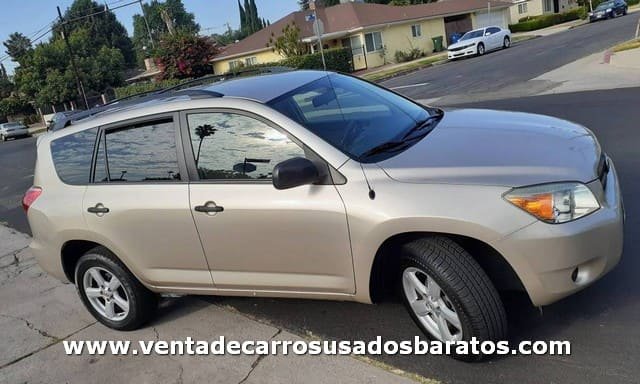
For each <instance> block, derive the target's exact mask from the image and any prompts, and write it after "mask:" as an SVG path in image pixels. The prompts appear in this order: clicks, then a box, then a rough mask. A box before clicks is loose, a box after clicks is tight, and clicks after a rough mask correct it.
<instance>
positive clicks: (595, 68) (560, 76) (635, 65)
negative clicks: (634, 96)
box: [532, 48, 640, 95]
mask: <svg viewBox="0 0 640 384" xmlns="http://www.w3.org/2000/svg"><path fill="white" fill-rule="evenodd" d="M639 73H640V48H636V49H630V50H627V51H622V52H616V53H611V52H610V51H606V52H600V53H596V54H593V55H590V56H587V57H584V58H582V59H580V60H577V61H574V62H572V63H569V64H567V65H565V66H562V67H560V68H557V69H555V70H553V71H551V72H547V73H545V74H543V75H541V76H538V77H537V78H535V79H532V81H534V82H535V81H536V80H540V81H547V82H552V83H557V84H558V85H557V86H556V87H553V88H552V89H549V90H546V91H544V92H542V93H540V94H541V95H548V94H554V93H567V92H580V91H590V90H598V89H613V88H627V87H638V86H640V75H639Z"/></svg>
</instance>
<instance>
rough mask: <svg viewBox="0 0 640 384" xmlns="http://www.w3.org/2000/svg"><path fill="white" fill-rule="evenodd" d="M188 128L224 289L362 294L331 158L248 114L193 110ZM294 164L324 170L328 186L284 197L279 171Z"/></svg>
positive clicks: (202, 228) (212, 263)
mask: <svg viewBox="0 0 640 384" xmlns="http://www.w3.org/2000/svg"><path fill="white" fill-rule="evenodd" d="M181 122H182V126H183V127H182V132H183V137H184V139H183V140H184V142H183V143H184V144H183V145H184V147H185V154H186V156H187V162H188V163H190V178H191V179H192V180H193V181H192V182H191V183H190V199H191V210H192V214H193V218H194V220H195V223H196V226H197V228H198V233H199V234H200V240H201V242H202V246H203V248H204V252H205V255H206V258H207V262H208V263H209V267H210V269H211V274H212V277H213V281H214V284H215V286H216V288H219V289H233V290H252V291H272V292H273V291H297V292H312V293H313V292H330V293H353V292H355V285H354V276H353V263H352V259H351V245H350V240H349V233H348V227H347V216H346V211H345V207H344V204H343V202H342V199H341V197H340V195H339V194H338V191H337V190H336V188H335V185H333V183H332V181H331V177H329V175H328V173H327V172H328V169H329V168H328V165H327V164H326V163H324V162H323V161H322V159H320V158H319V157H317V155H315V154H314V153H313V152H312V151H311V150H310V149H309V148H306V147H305V146H304V145H302V144H301V143H299V142H297V140H296V139H293V138H291V137H289V136H287V133H286V132H285V131H284V130H283V129H281V128H280V127H277V126H275V125H274V124H273V123H271V122H269V121H267V120H265V119H263V118H261V117H258V116H256V115H252V114H250V113H247V112H240V111H224V110H199V111H195V110H194V111H186V112H184V113H183V114H182V116H181ZM187 138H188V139H187ZM294 157H305V158H308V159H311V160H312V161H314V162H315V163H316V164H318V165H319V166H320V167H321V168H323V169H324V170H323V172H324V173H325V182H323V183H321V185H304V186H300V187H296V188H291V189H286V190H277V189H276V188H275V187H274V186H273V184H272V180H271V174H272V170H273V167H274V166H275V165H276V164H277V163H279V162H281V161H283V160H287V159H290V158H294ZM203 210H207V211H208V212H203Z"/></svg>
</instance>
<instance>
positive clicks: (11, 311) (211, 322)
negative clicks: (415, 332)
mask: <svg viewBox="0 0 640 384" xmlns="http://www.w3.org/2000/svg"><path fill="white" fill-rule="evenodd" d="M29 241H30V238H29V237H28V236H27V235H24V234H22V233H19V232H16V231H14V230H12V229H10V228H7V227H5V226H2V225H0V339H1V340H2V341H3V345H4V347H3V348H1V349H0V382H2V383H19V382H30V383H34V382H46V383H67V382H72V383H111V382H114V383H115V382H117V383H122V382H125V383H126V382H133V383H138V382H148V383H160V382H177V383H183V382H185V383H190V382H213V383H284V382H298V383H300V382H305V383H360V382H367V383H413V381H411V380H410V379H409V378H408V377H409V376H408V375H406V376H407V377H403V376H399V375H396V374H394V373H391V372H389V371H387V370H385V369H382V368H379V367H378V366H377V364H376V366H374V365H370V364H367V363H365V362H362V361H360V360H357V359H355V358H352V357H350V356H308V355H305V356H296V355H292V354H290V355H287V356H282V355H277V356H273V355H269V356H266V357H264V358H262V357H257V356H250V355H238V356H229V355H225V356H187V355H185V356H157V355H153V356H142V355H139V356H127V357H118V356H111V355H109V354H107V355H104V356H90V355H88V354H85V355H82V356H67V355H66V354H65V353H64V349H63V346H62V340H131V341H132V342H134V343H137V341H138V340H158V339H160V340H167V341H168V340H174V339H175V340H184V339H185V338H186V337H187V336H190V337H192V338H193V339H197V340H214V339H216V338H217V337H219V336H221V335H223V336H225V338H227V339H230V340H231V339H232V340H239V341H243V340H271V339H282V340H292V341H295V340H299V339H300V337H298V336H296V335H293V334H291V333H289V332H287V331H286V330H282V329H279V328H276V327H274V326H271V325H269V324H264V323H261V322H258V321H255V320H252V319H249V318H247V317H246V316H244V315H242V314H239V313H236V312H233V311H231V310H229V309H227V308H224V307H222V306H219V305H215V304H209V303H207V302H205V301H203V300H200V299H198V298H197V297H194V296H191V297H184V298H181V299H172V301H167V302H165V303H164V305H162V306H161V308H160V309H159V311H158V312H159V313H158V317H157V319H156V320H155V321H154V322H152V323H151V324H149V325H147V326H146V327H144V328H143V329H140V330H137V331H134V332H116V331H112V330H110V329H108V328H106V327H105V326H103V325H101V324H100V323H96V321H95V320H94V319H93V318H92V317H91V316H90V315H89V313H88V312H87V311H86V310H85V309H84V307H83V306H82V304H81V303H80V300H79V298H78V296H77V294H76V292H75V289H74V287H73V286H72V285H64V284H61V283H60V282H58V281H57V280H54V279H53V278H51V277H49V276H47V275H46V274H45V273H44V272H42V271H41V270H40V268H39V267H38V265H37V264H36V262H35V260H34V258H33V256H32V255H31V253H30V252H29V249H28V248H27V245H28V244H29ZM345 321H348V319H346V320H345ZM394 372H396V371H395V370H394ZM398 372H399V373H401V371H398ZM418 379H420V380H421V381H423V382H431V381H428V380H426V379H422V378H418Z"/></svg>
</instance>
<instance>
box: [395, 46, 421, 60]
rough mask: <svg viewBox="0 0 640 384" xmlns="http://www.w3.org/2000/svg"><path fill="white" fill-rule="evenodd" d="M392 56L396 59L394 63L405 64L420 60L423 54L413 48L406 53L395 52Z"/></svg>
mask: <svg viewBox="0 0 640 384" xmlns="http://www.w3.org/2000/svg"><path fill="white" fill-rule="evenodd" d="M393 56H394V57H395V59H396V63H405V62H407V61H412V60H415V59H419V58H421V57H422V56H424V52H422V51H421V50H420V49H418V48H413V49H410V50H408V51H406V52H403V51H396V53H394V55H393Z"/></svg>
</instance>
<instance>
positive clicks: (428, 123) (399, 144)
mask: <svg viewBox="0 0 640 384" xmlns="http://www.w3.org/2000/svg"><path fill="white" fill-rule="evenodd" d="M442 116H444V112H443V111H442V110H441V109H437V110H436V112H435V113H434V114H433V115H430V116H429V117H427V118H425V119H422V120H420V121H418V122H416V125H414V126H413V127H412V128H411V129H409V130H408V131H407V132H406V133H405V134H404V135H403V136H402V137H401V138H400V140H393V141H387V142H386V143H382V144H380V145H376V146H375V147H373V148H371V149H369V150H367V151H365V152H364V153H363V154H361V155H360V156H359V157H358V158H359V159H364V158H367V157H371V156H373V155H377V154H379V153H384V152H393V151H400V150H403V149H405V148H407V147H408V146H410V145H411V143H410V142H411V141H413V140H415V139H418V138H422V137H424V136H425V135H426V134H428V133H429V132H431V131H432V130H433V129H434V128H435V127H436V124H437V123H438V122H439V121H440V120H441V119H442ZM422 130H425V131H424V134H422V135H419V136H414V137H411V136H412V135H413V133H415V132H417V131H422Z"/></svg>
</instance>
